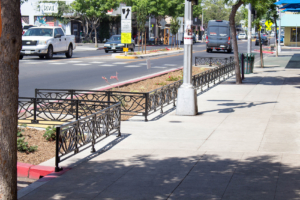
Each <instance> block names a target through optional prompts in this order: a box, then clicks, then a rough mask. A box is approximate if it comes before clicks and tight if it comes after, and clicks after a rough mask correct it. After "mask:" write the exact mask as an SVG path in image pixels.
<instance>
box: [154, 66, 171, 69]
mask: <svg viewBox="0 0 300 200" xmlns="http://www.w3.org/2000/svg"><path fill="white" fill-rule="evenodd" d="M151 68H154V69H164V68H167V67H161V66H155V67H151Z"/></svg>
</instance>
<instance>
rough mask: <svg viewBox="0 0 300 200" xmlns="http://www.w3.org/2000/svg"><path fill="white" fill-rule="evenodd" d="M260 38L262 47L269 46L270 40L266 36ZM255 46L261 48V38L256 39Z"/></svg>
mask: <svg viewBox="0 0 300 200" xmlns="http://www.w3.org/2000/svg"><path fill="white" fill-rule="evenodd" d="M260 38H261V44H262V45H268V38H267V37H266V36H260ZM255 46H259V38H256V41H255Z"/></svg>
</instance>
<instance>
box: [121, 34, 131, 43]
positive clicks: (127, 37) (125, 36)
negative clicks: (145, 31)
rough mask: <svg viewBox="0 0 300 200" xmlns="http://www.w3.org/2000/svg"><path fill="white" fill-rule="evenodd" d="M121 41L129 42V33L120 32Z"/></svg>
mask: <svg viewBox="0 0 300 200" xmlns="http://www.w3.org/2000/svg"><path fill="white" fill-rule="evenodd" d="M121 43H122V44H131V33H121Z"/></svg>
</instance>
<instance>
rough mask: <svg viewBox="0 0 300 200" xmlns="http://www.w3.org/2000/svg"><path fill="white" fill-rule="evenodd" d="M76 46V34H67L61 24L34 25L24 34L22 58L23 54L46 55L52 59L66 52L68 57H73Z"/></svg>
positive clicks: (42, 56) (41, 56)
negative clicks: (54, 55) (55, 55)
mask: <svg viewBox="0 0 300 200" xmlns="http://www.w3.org/2000/svg"><path fill="white" fill-rule="evenodd" d="M75 48H76V44H75V36H74V35H68V36H67V35H65V33H64V31H63V30H62V28H61V27H59V26H51V27H50V26H48V27H32V28H30V29H28V31H26V33H25V34H24V35H23V36H22V50H21V52H20V59H22V58H23V56H39V57H40V58H44V57H45V56H46V58H48V59H50V58H52V57H53V54H57V53H65V55H66V57H67V58H71V57H72V55H73V50H74V49H75Z"/></svg>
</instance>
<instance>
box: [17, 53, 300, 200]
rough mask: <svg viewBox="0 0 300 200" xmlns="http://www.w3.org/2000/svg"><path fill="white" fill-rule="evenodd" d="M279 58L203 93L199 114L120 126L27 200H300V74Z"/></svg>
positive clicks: (173, 114)
mask: <svg viewBox="0 0 300 200" xmlns="http://www.w3.org/2000/svg"><path fill="white" fill-rule="evenodd" d="M281 59H282V58H280V57H279V58H276V57H272V59H270V60H271V61H272V63H270V64H269V66H272V67H266V68H263V69H260V68H255V70H254V71H255V73H254V74H251V75H246V79H245V81H244V84H242V85H236V84H235V80H234V78H231V79H228V80H227V81H225V82H223V83H222V84H220V85H217V86H216V87H213V88H211V89H210V90H209V91H208V92H206V93H203V94H201V95H199V96H198V107H199V114H198V115H197V116H194V117H182V116H176V115H175V112H174V109H173V110H170V112H167V114H164V115H162V116H158V117H155V118H154V119H152V120H150V121H149V122H143V121H142V119H141V118H137V117H135V118H132V119H131V120H130V121H126V122H122V134H123V136H122V139H121V140H120V141H119V142H118V143H115V145H113V146H111V147H110V148H109V149H108V150H107V151H105V152H99V153H98V154H95V155H94V156H92V157H91V158H89V160H87V161H86V162H83V163H81V164H79V165H78V166H76V167H73V169H72V170H70V171H68V172H67V173H65V174H64V175H62V176H60V177H58V178H55V179H53V180H51V181H49V182H47V183H45V184H43V185H41V186H40V187H38V188H37V189H35V190H33V191H32V192H31V193H29V194H27V195H26V196H23V198H21V199H22V200H27V199H28V200H35V199H37V200H40V199H72V200H75V199H111V200H116V199H122V200H123V199H131V200H132V199H147V200H148V199H236V200H244V199H245V200H246V199H247V200H248V199H255V200H260V199H261V200H268V199H270V200H271V199H272V200H273V199H276V200H279V199H282V200H286V199H300V184H299V183H300V182H299V178H300V136H299V133H300V129H299V128H300V124H299V118H300V113H299V112H300V104H299V100H300V85H299V84H300V70H299V69H296V68H293V69H286V68H285V66H286V64H287V62H280V61H281ZM285 59H287V58H285ZM294 59H296V58H294ZM271 61H270V62H271ZM276 61H277V62H276ZM266 62H268V61H265V65H267V66H268V63H266ZM273 62H274V63H277V65H276V66H274V63H273Z"/></svg>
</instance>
